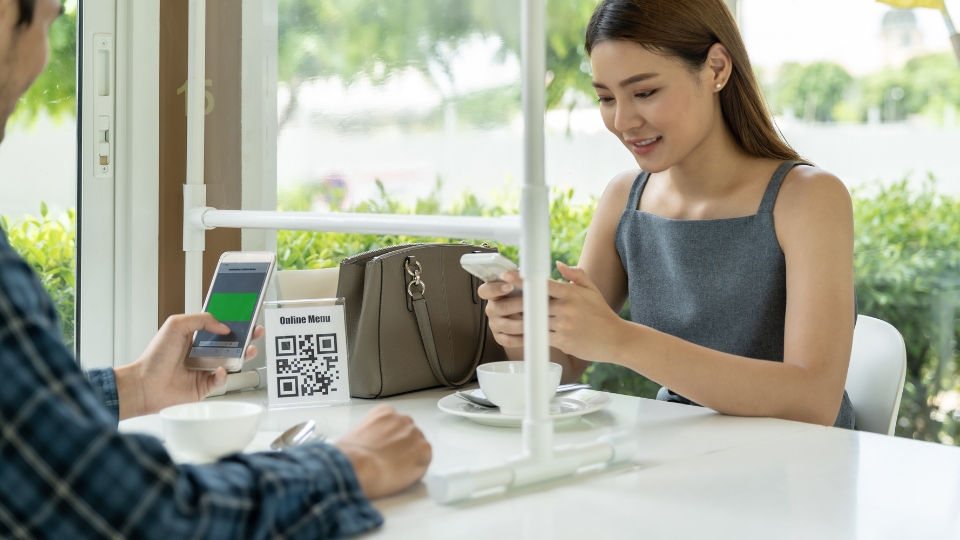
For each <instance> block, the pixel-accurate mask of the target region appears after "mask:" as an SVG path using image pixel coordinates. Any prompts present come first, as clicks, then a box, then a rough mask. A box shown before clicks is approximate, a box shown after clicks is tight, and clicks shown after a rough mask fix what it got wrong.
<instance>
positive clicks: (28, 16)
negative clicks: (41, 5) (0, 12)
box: [17, 0, 36, 27]
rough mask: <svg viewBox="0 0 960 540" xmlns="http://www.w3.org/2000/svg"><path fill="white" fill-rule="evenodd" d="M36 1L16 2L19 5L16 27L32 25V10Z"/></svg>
mask: <svg viewBox="0 0 960 540" xmlns="http://www.w3.org/2000/svg"><path fill="white" fill-rule="evenodd" d="M35 1H36V0H18V3H19V4H20V18H19V19H18V20H17V26H18V27H19V26H29V25H30V24H32V23H33V8H34V6H35Z"/></svg>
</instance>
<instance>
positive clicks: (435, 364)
mask: <svg viewBox="0 0 960 540" xmlns="http://www.w3.org/2000/svg"><path fill="white" fill-rule="evenodd" d="M404 268H406V271H407V273H408V274H410V275H411V276H413V280H411V281H410V283H409V284H408V285H407V294H408V295H409V296H410V297H411V298H412V299H413V312H414V313H415V314H416V317H417V326H418V327H419V328H420V339H421V341H422V342H423V352H424V353H426V356H427V363H428V364H429V365H430V371H432V372H433V375H434V377H436V378H437V381H439V382H441V383H443V384H445V385H446V386H450V387H457V386H463V385H464V384H467V383H468V382H470V379H472V378H473V373H474V371H476V369H477V366H478V365H480V359H481V358H482V357H483V348H484V345H485V342H486V337H487V324H488V321H487V311H486V310H485V309H483V306H482V305H481V309H480V334H479V340H478V341H477V353H476V355H475V356H474V359H473V364H472V365H471V366H470V369H468V370H467V373H466V375H464V377H463V378H462V379H460V380H459V381H454V382H451V381H450V380H449V379H447V376H446V375H444V374H443V369H441V367H440V357H439V355H437V344H436V342H435V341H434V339H433V328H432V327H431V326H430V311H429V310H428V309H427V300H426V298H424V296H423V293H424V292H425V291H426V289H427V286H426V284H425V283H424V282H423V281H422V280H421V279H420V271H421V267H420V262H419V261H417V258H416V257H414V256H410V257H407V260H406V261H405V262H404ZM417 289H419V290H417Z"/></svg>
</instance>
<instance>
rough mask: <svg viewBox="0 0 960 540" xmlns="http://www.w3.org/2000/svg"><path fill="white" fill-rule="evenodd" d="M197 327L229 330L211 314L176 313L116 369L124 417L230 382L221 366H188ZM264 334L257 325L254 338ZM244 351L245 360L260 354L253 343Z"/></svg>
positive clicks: (152, 410)
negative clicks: (132, 358)
mask: <svg viewBox="0 0 960 540" xmlns="http://www.w3.org/2000/svg"><path fill="white" fill-rule="evenodd" d="M197 330H206V331H208V332H212V333H214V334H219V335H225V334H229V333H230V328H229V327H227V325H225V324H223V323H221V322H217V320H216V319H214V318H213V315H210V314H209V313H196V314H191V315H174V316H172V317H169V318H168V319H167V320H166V321H165V322H164V323H163V326H161V327H160V330H159V331H158V332H157V335H156V336H154V338H153V339H152V340H151V341H150V344H149V345H147V349H146V350H145V351H144V352H143V355H142V356H141V357H140V358H139V359H138V360H137V361H136V362H134V363H132V364H130V365H127V366H123V367H120V368H116V369H115V370H114V373H115V374H116V379H117V394H118V397H119V400H120V419H121V420H123V419H125V418H131V417H133V416H140V415H143V414H152V413H155V412H158V411H160V409H163V408H164V407H169V406H171V405H178V404H180V403H192V402H196V401H200V400H201V399H203V398H205V397H207V395H209V394H210V392H212V391H214V390H215V389H217V388H219V387H220V386H222V385H223V384H224V383H226V382H227V371H226V370H225V369H224V368H222V367H220V368H217V370H216V371H212V372H211V371H198V370H192V369H187V366H186V364H185V363H184V361H185V360H186V357H187V352H189V350H190V344H191V342H192V341H193V333H194V332H196V331H197ZM263 334H264V331H263V327H262V326H257V327H256V328H255V329H254V331H253V339H258V338H261V337H263ZM245 352H246V354H245V355H244V360H245V361H246V360H250V359H251V358H253V357H254V356H256V355H257V348H256V346H254V345H251V346H249V347H247V350H246V351H245Z"/></svg>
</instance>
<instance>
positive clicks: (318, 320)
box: [263, 298, 350, 409]
mask: <svg viewBox="0 0 960 540" xmlns="http://www.w3.org/2000/svg"><path fill="white" fill-rule="evenodd" d="M263 306H264V310H263V320H264V325H265V326H266V348H267V397H268V401H267V405H268V407H269V408H271V409H279V408H284V409H285V408H293V407H317V406H325V405H342V404H344V403H349V402H350V379H349V377H348V373H347V360H348V354H347V332H346V325H345V320H344V312H343V299H342V298H321V299H316V300H287V301H283V300H281V301H276V302H264V304H263Z"/></svg>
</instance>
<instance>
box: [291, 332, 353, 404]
mask: <svg viewBox="0 0 960 540" xmlns="http://www.w3.org/2000/svg"><path fill="white" fill-rule="evenodd" d="M276 357H277V397H280V398H293V397H308V396H313V395H315V394H322V395H324V396H327V395H330V392H336V391H337V384H338V383H337V381H339V380H340V368H339V361H340V359H339V356H338V353H337V335H336V334H295V335H290V336H277V338H276Z"/></svg>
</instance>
